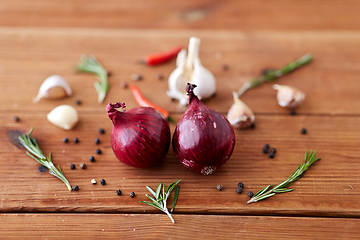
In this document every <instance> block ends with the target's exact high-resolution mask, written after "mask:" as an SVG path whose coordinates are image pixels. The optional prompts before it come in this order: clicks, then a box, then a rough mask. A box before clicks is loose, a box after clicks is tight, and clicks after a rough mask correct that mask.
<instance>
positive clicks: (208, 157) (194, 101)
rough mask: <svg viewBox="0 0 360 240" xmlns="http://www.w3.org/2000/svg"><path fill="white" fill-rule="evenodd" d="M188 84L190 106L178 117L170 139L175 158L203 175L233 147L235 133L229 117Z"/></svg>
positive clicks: (219, 164)
mask: <svg viewBox="0 0 360 240" xmlns="http://www.w3.org/2000/svg"><path fill="white" fill-rule="evenodd" d="M194 87H196V86H195V85H191V84H188V86H187V91H188V95H189V106H188V109H187V110H186V112H185V113H184V114H183V116H182V117H181V118H180V120H179V122H178V124H177V126H176V129H175V132H174V136H173V139H172V145H173V150H174V154H175V156H176V158H177V159H178V160H179V161H180V162H181V163H182V164H183V165H184V166H185V167H186V168H189V169H191V170H193V171H195V172H200V173H201V174H203V175H209V174H212V173H213V172H214V171H215V170H216V169H217V168H219V167H221V166H222V165H223V164H224V163H225V162H226V161H228V160H229V158H230V156H231V155H232V152H233V150H234V147H235V133H234V129H233V127H232V126H231V125H230V123H229V121H228V120H227V119H226V118H225V117H224V116H223V115H221V114H220V113H218V112H217V111H215V110H213V109H211V108H209V107H207V106H206V105H205V104H203V103H202V102H201V101H200V100H199V99H198V98H197V96H195V95H194V93H193V88H194Z"/></svg>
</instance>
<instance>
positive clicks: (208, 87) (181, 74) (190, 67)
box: [167, 37, 216, 105]
mask: <svg viewBox="0 0 360 240" xmlns="http://www.w3.org/2000/svg"><path fill="white" fill-rule="evenodd" d="M200 42H201V40H200V39H199V38H196V37H191V38H190V40H189V52H188V55H187V56H186V50H185V49H183V50H181V51H180V52H179V54H178V56H177V59H176V66H177V68H176V69H175V70H174V71H173V72H172V73H171V74H170V76H169V80H168V84H169V91H168V92H167V95H168V96H170V97H171V98H174V99H178V100H179V101H180V104H181V105H187V103H188V101H187V100H188V97H187V94H186V84H187V83H191V84H195V85H197V88H196V89H195V94H196V95H197V96H198V98H199V99H206V98H210V97H212V96H213V95H214V93H215V90H216V81H215V77H214V76H213V75H212V73H211V72H210V71H209V70H207V69H206V68H204V67H203V66H202V65H201V62H200V59H199V48H200Z"/></svg>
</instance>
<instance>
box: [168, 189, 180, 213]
mask: <svg viewBox="0 0 360 240" xmlns="http://www.w3.org/2000/svg"><path fill="white" fill-rule="evenodd" d="M179 190H180V187H179V186H176V190H175V194H174V199H173V202H172V206H171V210H170V212H173V211H174V208H175V205H176V203H177V200H178V196H179Z"/></svg>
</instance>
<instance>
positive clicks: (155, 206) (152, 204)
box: [140, 201, 163, 211]
mask: <svg viewBox="0 0 360 240" xmlns="http://www.w3.org/2000/svg"><path fill="white" fill-rule="evenodd" d="M140 202H141V203H145V204H147V205H150V206H152V207H154V208H157V209H159V210H161V211H163V209H162V207H161V206H160V205H158V204H156V203H153V202H148V201H140Z"/></svg>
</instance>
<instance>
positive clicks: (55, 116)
mask: <svg viewBox="0 0 360 240" xmlns="http://www.w3.org/2000/svg"><path fill="white" fill-rule="evenodd" d="M47 119H48V120H49V122H51V123H52V124H54V125H55V126H58V127H60V128H63V129H65V130H70V129H72V128H73V127H74V126H75V125H76V124H77V123H78V121H79V117H78V113H77V111H76V109H75V108H73V107H72V106H70V105H60V106H58V107H56V108H54V109H53V110H51V112H49V113H48V115H47Z"/></svg>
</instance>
